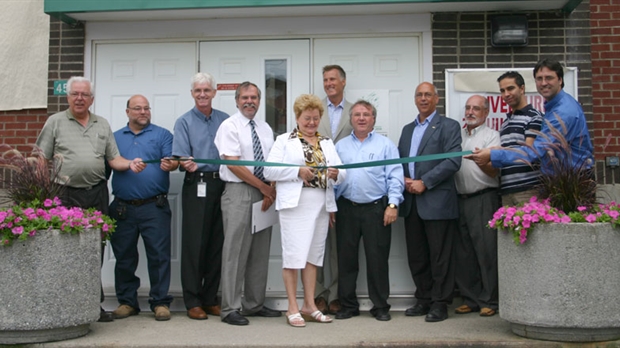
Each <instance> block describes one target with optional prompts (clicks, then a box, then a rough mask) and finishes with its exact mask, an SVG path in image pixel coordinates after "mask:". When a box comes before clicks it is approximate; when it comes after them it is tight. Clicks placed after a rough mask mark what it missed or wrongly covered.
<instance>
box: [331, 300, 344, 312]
mask: <svg viewBox="0 0 620 348" xmlns="http://www.w3.org/2000/svg"><path fill="white" fill-rule="evenodd" d="M341 309H342V306H341V305H340V300H333V301H332V302H330V303H329V313H330V314H336V313H338V312H340V310H341Z"/></svg>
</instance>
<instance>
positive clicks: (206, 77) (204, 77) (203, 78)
mask: <svg viewBox="0 0 620 348" xmlns="http://www.w3.org/2000/svg"><path fill="white" fill-rule="evenodd" d="M202 83H208V84H209V86H211V88H213V89H215V88H216V86H215V78H214V77H213V75H211V74H209V73H206V72H199V73H197V74H196V75H194V77H192V90H194V86H195V85H196V84H202Z"/></svg>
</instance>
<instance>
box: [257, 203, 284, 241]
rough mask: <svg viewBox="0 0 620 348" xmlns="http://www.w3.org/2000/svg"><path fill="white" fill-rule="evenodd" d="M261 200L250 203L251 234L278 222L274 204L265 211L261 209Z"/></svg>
mask: <svg viewBox="0 0 620 348" xmlns="http://www.w3.org/2000/svg"><path fill="white" fill-rule="evenodd" d="M262 207H263V201H259V202H256V203H254V204H252V234H254V233H256V232H260V231H262V230H264V229H265V228H267V227H271V226H273V225H275V224H277V223H278V222H279V220H278V212H277V211H276V204H275V203H274V204H272V205H271V206H270V207H269V209H267V211H262V210H261V209H262Z"/></svg>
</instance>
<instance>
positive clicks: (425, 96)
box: [415, 92, 435, 99]
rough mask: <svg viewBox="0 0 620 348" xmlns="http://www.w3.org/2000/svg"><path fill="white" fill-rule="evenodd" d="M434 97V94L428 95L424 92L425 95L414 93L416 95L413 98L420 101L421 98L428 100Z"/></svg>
mask: <svg viewBox="0 0 620 348" xmlns="http://www.w3.org/2000/svg"><path fill="white" fill-rule="evenodd" d="M434 96H435V94H434V93H428V92H426V93H416V95H415V97H416V98H418V99H420V98H422V97H424V98H426V99H430V98H432V97H434Z"/></svg>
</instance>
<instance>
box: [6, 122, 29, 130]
mask: <svg viewBox="0 0 620 348" xmlns="http://www.w3.org/2000/svg"><path fill="white" fill-rule="evenodd" d="M25 128H26V126H25V125H24V124H23V123H20V122H14V123H5V124H4V129H25Z"/></svg>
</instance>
